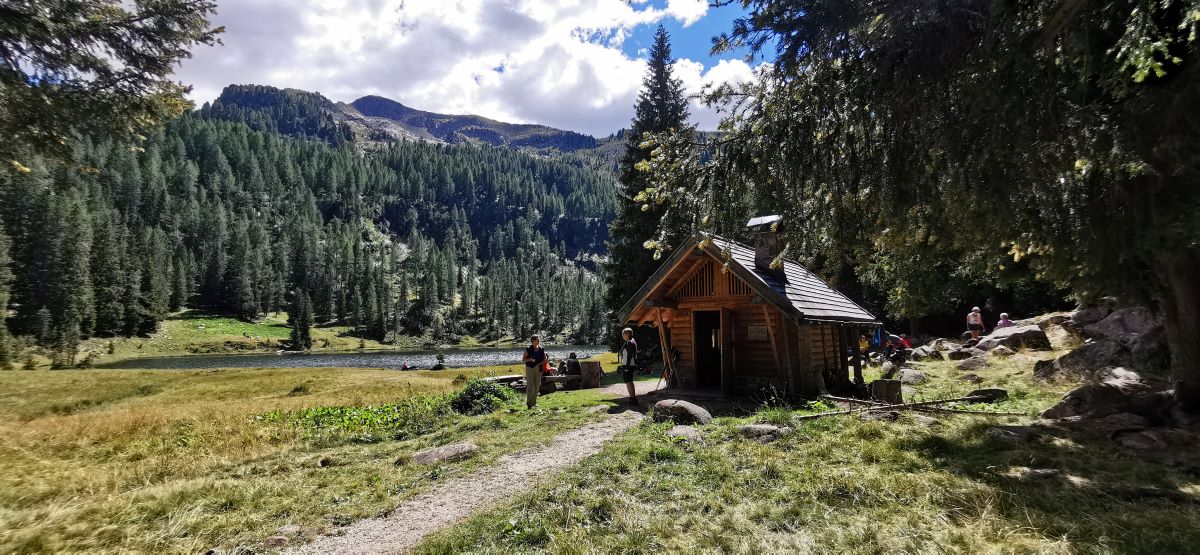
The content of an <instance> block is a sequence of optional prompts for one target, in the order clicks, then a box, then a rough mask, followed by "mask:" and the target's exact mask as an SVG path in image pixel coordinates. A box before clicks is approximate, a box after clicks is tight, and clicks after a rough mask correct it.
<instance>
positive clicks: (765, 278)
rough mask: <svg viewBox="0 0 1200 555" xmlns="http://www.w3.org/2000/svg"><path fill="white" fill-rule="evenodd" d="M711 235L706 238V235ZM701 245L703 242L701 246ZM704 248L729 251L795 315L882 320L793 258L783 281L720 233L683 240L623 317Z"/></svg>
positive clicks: (770, 297) (738, 270)
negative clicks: (684, 258)
mask: <svg viewBox="0 0 1200 555" xmlns="http://www.w3.org/2000/svg"><path fill="white" fill-rule="evenodd" d="M706 238H707V239H710V241H708V242H705V241H704V239H706ZM701 245H704V246H703V247H701ZM696 249H702V250H703V251H704V252H705V253H707V254H708V255H710V256H712V257H713V258H715V259H716V260H717V261H720V262H723V261H725V260H726V257H725V253H724V251H725V250H728V252H729V258H728V260H729V267H730V270H731V271H733V272H734V274H735V275H737V276H738V277H740V278H742V279H743V280H744V281H745V282H746V283H747V284H749V285H750V287H751V288H753V289H754V290H755V291H756V292H758V293H759V294H760V295H762V296H763V299H764V300H765V301H767V302H769V303H771V304H773V305H775V306H776V307H778V308H780V309H781V310H783V311H784V313H785V314H789V315H791V316H794V317H798V318H801V319H804V320H812V321H820V322H853V323H860V324H879V323H880V321H879V319H878V318H876V317H875V316H874V315H872V314H871V313H870V312H868V311H867V310H866V309H864V308H863V307H861V306H859V305H858V304H857V303H855V302H854V301H852V300H850V299H849V298H848V297H846V296H845V295H843V294H841V293H840V292H838V291H837V290H836V289H834V288H832V287H830V286H829V284H827V283H825V281H824V280H822V279H821V278H819V277H817V276H816V275H815V274H813V273H812V272H810V271H808V270H806V269H805V268H804V267H803V266H801V265H800V264H799V263H798V262H795V261H793V260H784V261H783V273H784V276H785V277H787V281H788V282H787V283H780V282H779V281H778V280H776V279H775V278H774V277H773V276H771V274H770V273H768V272H767V271H765V270H762V269H760V268H758V267H757V266H756V265H755V264H754V249H753V248H751V247H748V246H746V245H743V244H741V243H738V242H737V241H734V240H732V239H725V238H723V237H718V236H708V237H705V236H700V235H694V236H692V237H691V238H690V239H689V240H688V241H686V242H684V244H683V245H681V246H680V247H679V248H678V249H677V250H676V251H675V252H674V253H673V254H672V255H671V257H670V258H668V259H667V261H666V263H664V264H663V265H662V267H661V268H659V269H658V271H657V272H655V273H654V275H652V276H651V277H650V279H649V280H647V282H646V283H645V284H644V285H643V286H642V288H641V289H640V290H638V292H637V293H636V294H635V295H634V297H633V298H632V299H630V300H629V302H628V303H626V304H625V306H624V307H622V308H621V310H620V311H619V312H618V314H617V316H618V317H619V318H620V321H626V320H628V318H629V317H630V316H631V315H632V314H633V311H634V310H635V309H636V308H637V307H638V305H640V304H642V303H643V302H645V301H646V299H647V298H649V297H650V295H651V294H652V293H653V292H654V290H655V288H656V286H657V285H658V283H659V282H660V281H661V280H662V279H663V278H664V277H666V274H667V273H669V272H670V271H671V269H672V268H674V267H675V265H676V263H677V262H678V261H679V260H680V259H681V258H683V257H684V256H686V255H687V254H688V253H690V252H693V251H694V250H696Z"/></svg>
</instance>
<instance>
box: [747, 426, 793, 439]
mask: <svg viewBox="0 0 1200 555" xmlns="http://www.w3.org/2000/svg"><path fill="white" fill-rule="evenodd" d="M733 429H734V430H737V433H739V434H741V435H742V437H745V438H747V439H750V440H752V441H757V442H759V443H770V442H772V441H775V440H777V439H779V438H781V437H783V436H786V435H788V434H790V433H792V429H791V428H788V427H787V426H784V427H782V428H781V427H779V426H775V425H773V424H747V425H744V426H735V427H734V428H733Z"/></svg>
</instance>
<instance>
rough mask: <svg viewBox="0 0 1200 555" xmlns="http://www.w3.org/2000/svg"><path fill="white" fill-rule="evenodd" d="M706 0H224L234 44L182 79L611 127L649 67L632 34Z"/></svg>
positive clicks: (697, 79) (684, 18) (189, 65)
mask: <svg viewBox="0 0 1200 555" xmlns="http://www.w3.org/2000/svg"><path fill="white" fill-rule="evenodd" d="M707 9H708V8H707V2H706V1H705V0H669V1H668V2H667V5H666V8H665V9H657V8H653V7H647V6H645V5H644V3H643V2H627V1H624V0H561V1H552V0H290V1H289V0H225V1H223V2H221V4H220V7H219V8H218V10H219V12H218V15H217V18H216V21H215V23H216V24H218V25H224V26H225V27H226V33H225V35H224V36H223V41H224V43H225V45H224V46H221V47H215V48H206V49H203V50H200V51H197V52H196V53H195V58H193V59H192V60H188V61H186V62H185V63H184V64H183V66H182V67H181V68H180V71H179V79H180V80H182V81H184V82H185V83H189V84H192V85H194V86H195V90H194V92H193V95H192V96H193V99H194V100H196V101H198V102H204V101H207V100H211V99H213V98H215V97H216V96H217V95H218V94H219V93H220V90H221V88H223V87H224V86H225V85H227V84H230V83H255V84H263V85H273V86H280V87H294V88H298V89H304V90H311V91H318V92H321V93H322V94H325V95H326V96H328V97H330V98H332V99H334V100H341V101H350V100H353V99H355V98H358V97H360V96H363V95H367V94H377V95H380V96H386V97H388V98H392V99H395V100H397V101H400V102H402V103H404V104H406V105H409V106H412V107H414V108H419V109H423V110H430V111H435V112H443V113H473V114H479V115H482V116H486V117H490V118H494V119H498V120H502V121H512V122H534V123H542V124H545V125H550V126H553V127H559V128H563V129H572V130H577V131H582V132H586V133H591V134H595V135H606V134H608V133H611V132H613V131H615V130H616V129H618V128H620V127H624V126H626V125H628V123H629V120H630V118H631V117H632V115H633V103H634V100H635V99H636V97H637V91H638V88H639V87H640V86H641V79H642V74H643V72H644V70H645V60H644V59H643V58H631V57H629V56H627V55H626V54H625V53H624V52H623V51H622V50H621V46H622V43H623V41H624V40H625V39H626V37H627V36H628V35H629V33H630V32H631V31H632V30H633V29H634V28H635V27H637V26H639V25H645V24H652V23H655V22H658V21H661V20H663V19H665V18H674V19H676V20H678V21H679V22H681V23H682V24H684V25H690V24H692V23H694V22H696V21H698V20H699V19H701V18H702V17H703V16H704V15H705V13H706V12H707ZM676 67H677V70H676V71H677V73H678V75H679V77H680V78H681V79H682V80H683V81H684V83H685V84H686V86H687V88H688V90H689V92H697V91H699V90H700V87H701V86H702V85H703V83H705V82H708V81H716V82H728V81H738V80H742V79H746V78H748V77H749V76H750V73H751V69H750V67H749V66H747V65H746V64H745V63H743V62H740V61H728V60H723V61H721V62H719V63H717V64H716V65H714V66H713V67H711V68H709V69H708V70H705V69H704V67H703V65H702V64H701V63H700V62H696V61H692V60H679V61H678V62H677V66H676ZM497 68H502V69H501V70H497ZM692 112H693V114H694V119H695V120H696V121H697V122H698V123H699V124H700V125H701V127H702V128H704V129H709V128H712V127H714V126H715V124H716V117H715V115H714V114H712V113H711V112H710V111H708V110H707V109H705V108H702V107H699V106H693V109H692Z"/></svg>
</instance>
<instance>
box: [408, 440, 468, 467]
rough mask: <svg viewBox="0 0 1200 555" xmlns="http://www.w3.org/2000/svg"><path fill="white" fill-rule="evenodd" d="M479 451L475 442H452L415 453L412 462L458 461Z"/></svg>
mask: <svg viewBox="0 0 1200 555" xmlns="http://www.w3.org/2000/svg"><path fill="white" fill-rule="evenodd" d="M476 451H479V446H478V445H475V444H474V443H451V444H450V445H443V446H441V447H434V448H432V449H426V450H424V451H417V452H416V453H413V456H412V462H415V463H417V464H434V463H439V462H449V461H457V460H462V459H465V458H468V457H470V456H472V455H474V454H475V452H476Z"/></svg>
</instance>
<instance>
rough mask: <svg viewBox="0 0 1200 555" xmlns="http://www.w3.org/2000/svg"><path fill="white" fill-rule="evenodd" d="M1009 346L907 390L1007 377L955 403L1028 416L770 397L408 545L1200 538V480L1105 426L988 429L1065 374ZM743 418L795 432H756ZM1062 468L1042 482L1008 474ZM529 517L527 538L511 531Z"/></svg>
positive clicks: (839, 545)
mask: <svg viewBox="0 0 1200 555" xmlns="http://www.w3.org/2000/svg"><path fill="white" fill-rule="evenodd" d="M1053 354H1054V353H1039V354H1029V355H1018V357H1013V358H1012V359H1008V360H997V361H996V362H994V363H992V364H989V366H988V367H987V368H986V369H984V370H982V371H977V372H976V373H977V374H979V375H980V376H981V377H983V378H984V382H983V383H982V384H972V383H968V382H965V381H962V380H960V379H959V378H960V376H961V374H962V373H963V372H961V371H959V370H957V369H955V368H953V365H952V364H953V363H937V364H922V365H918V368H919V369H920V370H921V371H923V372H925V373H926V375H927V376H928V378H929V381H928V382H926V383H925V384H921V385H919V386H915V387H913V388H911V390H910V394H911V396H912V397H917V396H918V395H919V396H921V397H923V398H927V399H928V398H944V397H955V396H962V395H964V394H965V393H967V392H969V391H970V390H972V389H976V388H979V387H1002V388H1005V389H1007V390H1008V391H1009V392H1010V398H1009V399H1007V400H1005V401H1002V402H999V403H996V404H992V405H966V406H964V407H963V408H970V409H978V410H995V411H1005V412H1020V413H1023V414H1025V415H1027V416H987V415H978V416H977V415H955V414H932V416H935V417H937V418H938V419H939V420H940V424H936V425H933V426H927V425H923V424H921V423H918V422H916V421H915V420H914V419H913V418H912V416H911V414H912V413H904V414H902V416H901V418H900V420H899V421H897V422H873V421H863V420H861V419H859V418H858V417H857V416H834V417H827V418H822V419H817V420H807V421H794V420H793V418H792V417H794V416H798V415H803V414H812V413H816V412H823V411H827V410H832V409H834V408H836V407H834V406H832V405H830V404H826V403H812V404H808V405H803V406H795V407H780V406H771V407H764V408H763V409H761V410H759V411H757V412H755V413H753V414H749V415H745V416H730V417H720V418H717V419H715V420H714V421H713V422H712V423H710V424H708V425H703V426H698V429H699V430H700V432H701V433H702V435H703V436H704V438H705V444H704V445H691V444H681V443H679V442H676V441H672V440H671V439H670V438H668V437H667V435H666V431H667V429H669V427H670V424H655V423H650V422H645V423H643V424H641V425H639V426H637V427H635V428H633V429H632V430H631V431H629V432H628V433H627V434H626V435H625V436H624V437H622V438H620V439H619V440H617V441H614V442H612V443H610V444H608V445H607V446H606V447H605V448H604V450H603V451H602V452H601V453H600V454H598V455H596V456H594V457H591V458H589V459H587V460H585V461H584V462H583V463H582V464H581V465H580V466H579V468H577V469H575V470H573V471H572V472H570V473H569V474H568V476H567V477H566V478H565V479H564V480H563V481H562V482H561V483H555V484H546V485H545V486H544V487H542V488H541V489H539V490H538V491H536V492H533V493H531V494H529V495H527V496H525V497H523V498H521V499H519V500H515V501H514V502H513V503H512V504H510V505H507V506H504V507H499V508H497V509H495V510H493V511H488V512H486V513H484V514H482V515H479V516H477V517H475V518H472V519H470V520H468V521H466V522H464V523H463V524H461V525H459V526H457V527H455V528H453V529H450V530H447V531H444V532H442V533H439V534H436V535H435V536H433V537H430V538H428V539H427V540H426V542H425V543H424V544H422V545H421V546H420V547H419V549H418V552H421V553H446V552H462V551H471V552H512V551H529V550H546V551H551V552H564V553H591V552H648V551H655V552H687V553H693V552H696V553H703V552H747V553H752V552H762V553H778V552H799V553H926V552H938V553H943V552H951V553H1069V552H1088V553H1092V552H1094V553H1104V552H1129V553H1183V552H1190V551H1192V550H1193V546H1194V545H1196V544H1197V542H1200V527H1197V526H1196V525H1195V522H1200V520H1198V519H1200V478H1197V477H1196V475H1195V474H1194V472H1189V471H1188V469H1186V468H1181V467H1179V466H1178V465H1174V464H1172V463H1171V462H1170V460H1169V458H1168V457H1166V456H1156V455H1153V454H1146V453H1136V454H1134V453H1130V452H1128V451H1123V450H1121V449H1120V448H1118V447H1116V446H1114V445H1113V444H1112V443H1111V442H1109V441H1108V440H1106V439H1104V438H1089V437H1054V436H1044V437H1040V438H1037V439H1034V440H1031V441H1029V442H1025V443H1010V442H1006V441H1003V440H1000V439H997V438H994V437H991V436H989V435H988V434H987V433H986V432H987V430H988V428H989V427H991V426H993V425H996V424H1006V423H1016V422H1023V421H1029V420H1030V419H1031V418H1032V415H1035V414H1036V413H1037V412H1039V411H1040V410H1042V409H1044V408H1046V407H1047V406H1048V405H1049V404H1051V403H1053V402H1055V401H1056V400H1057V399H1058V397H1059V396H1060V395H1061V392H1062V390H1063V389H1065V388H1069V387H1070V384H1053V385H1046V384H1041V383H1039V382H1038V381H1036V380H1035V379H1034V378H1033V376H1032V368H1031V367H1032V363H1033V360H1035V359H1036V358H1037V357H1044V356H1052V355H1053ZM743 423H771V424H777V425H785V424H787V425H790V426H792V427H794V428H795V432H794V433H792V434H791V435H787V436H784V437H783V438H781V439H779V440H776V441H774V442H772V443H768V444H765V445H764V444H759V443H756V442H753V441H750V440H748V439H745V438H743V437H741V436H740V435H739V434H737V433H734V431H733V427H734V426H735V425H738V424H743ZM1023 468H1052V469H1057V470H1059V471H1060V474H1059V475H1057V476H1056V477H1054V478H1050V479H1046V480H1041V481H1028V480H1021V479H1020V478H1019V477H1018V475H1019V474H1018V472H1017V470H1015V469H1023ZM525 527H533V528H534V529H536V530H538V531H539V532H538V533H537V534H528V535H523V534H506V533H504V530H513V529H524V528H525Z"/></svg>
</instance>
